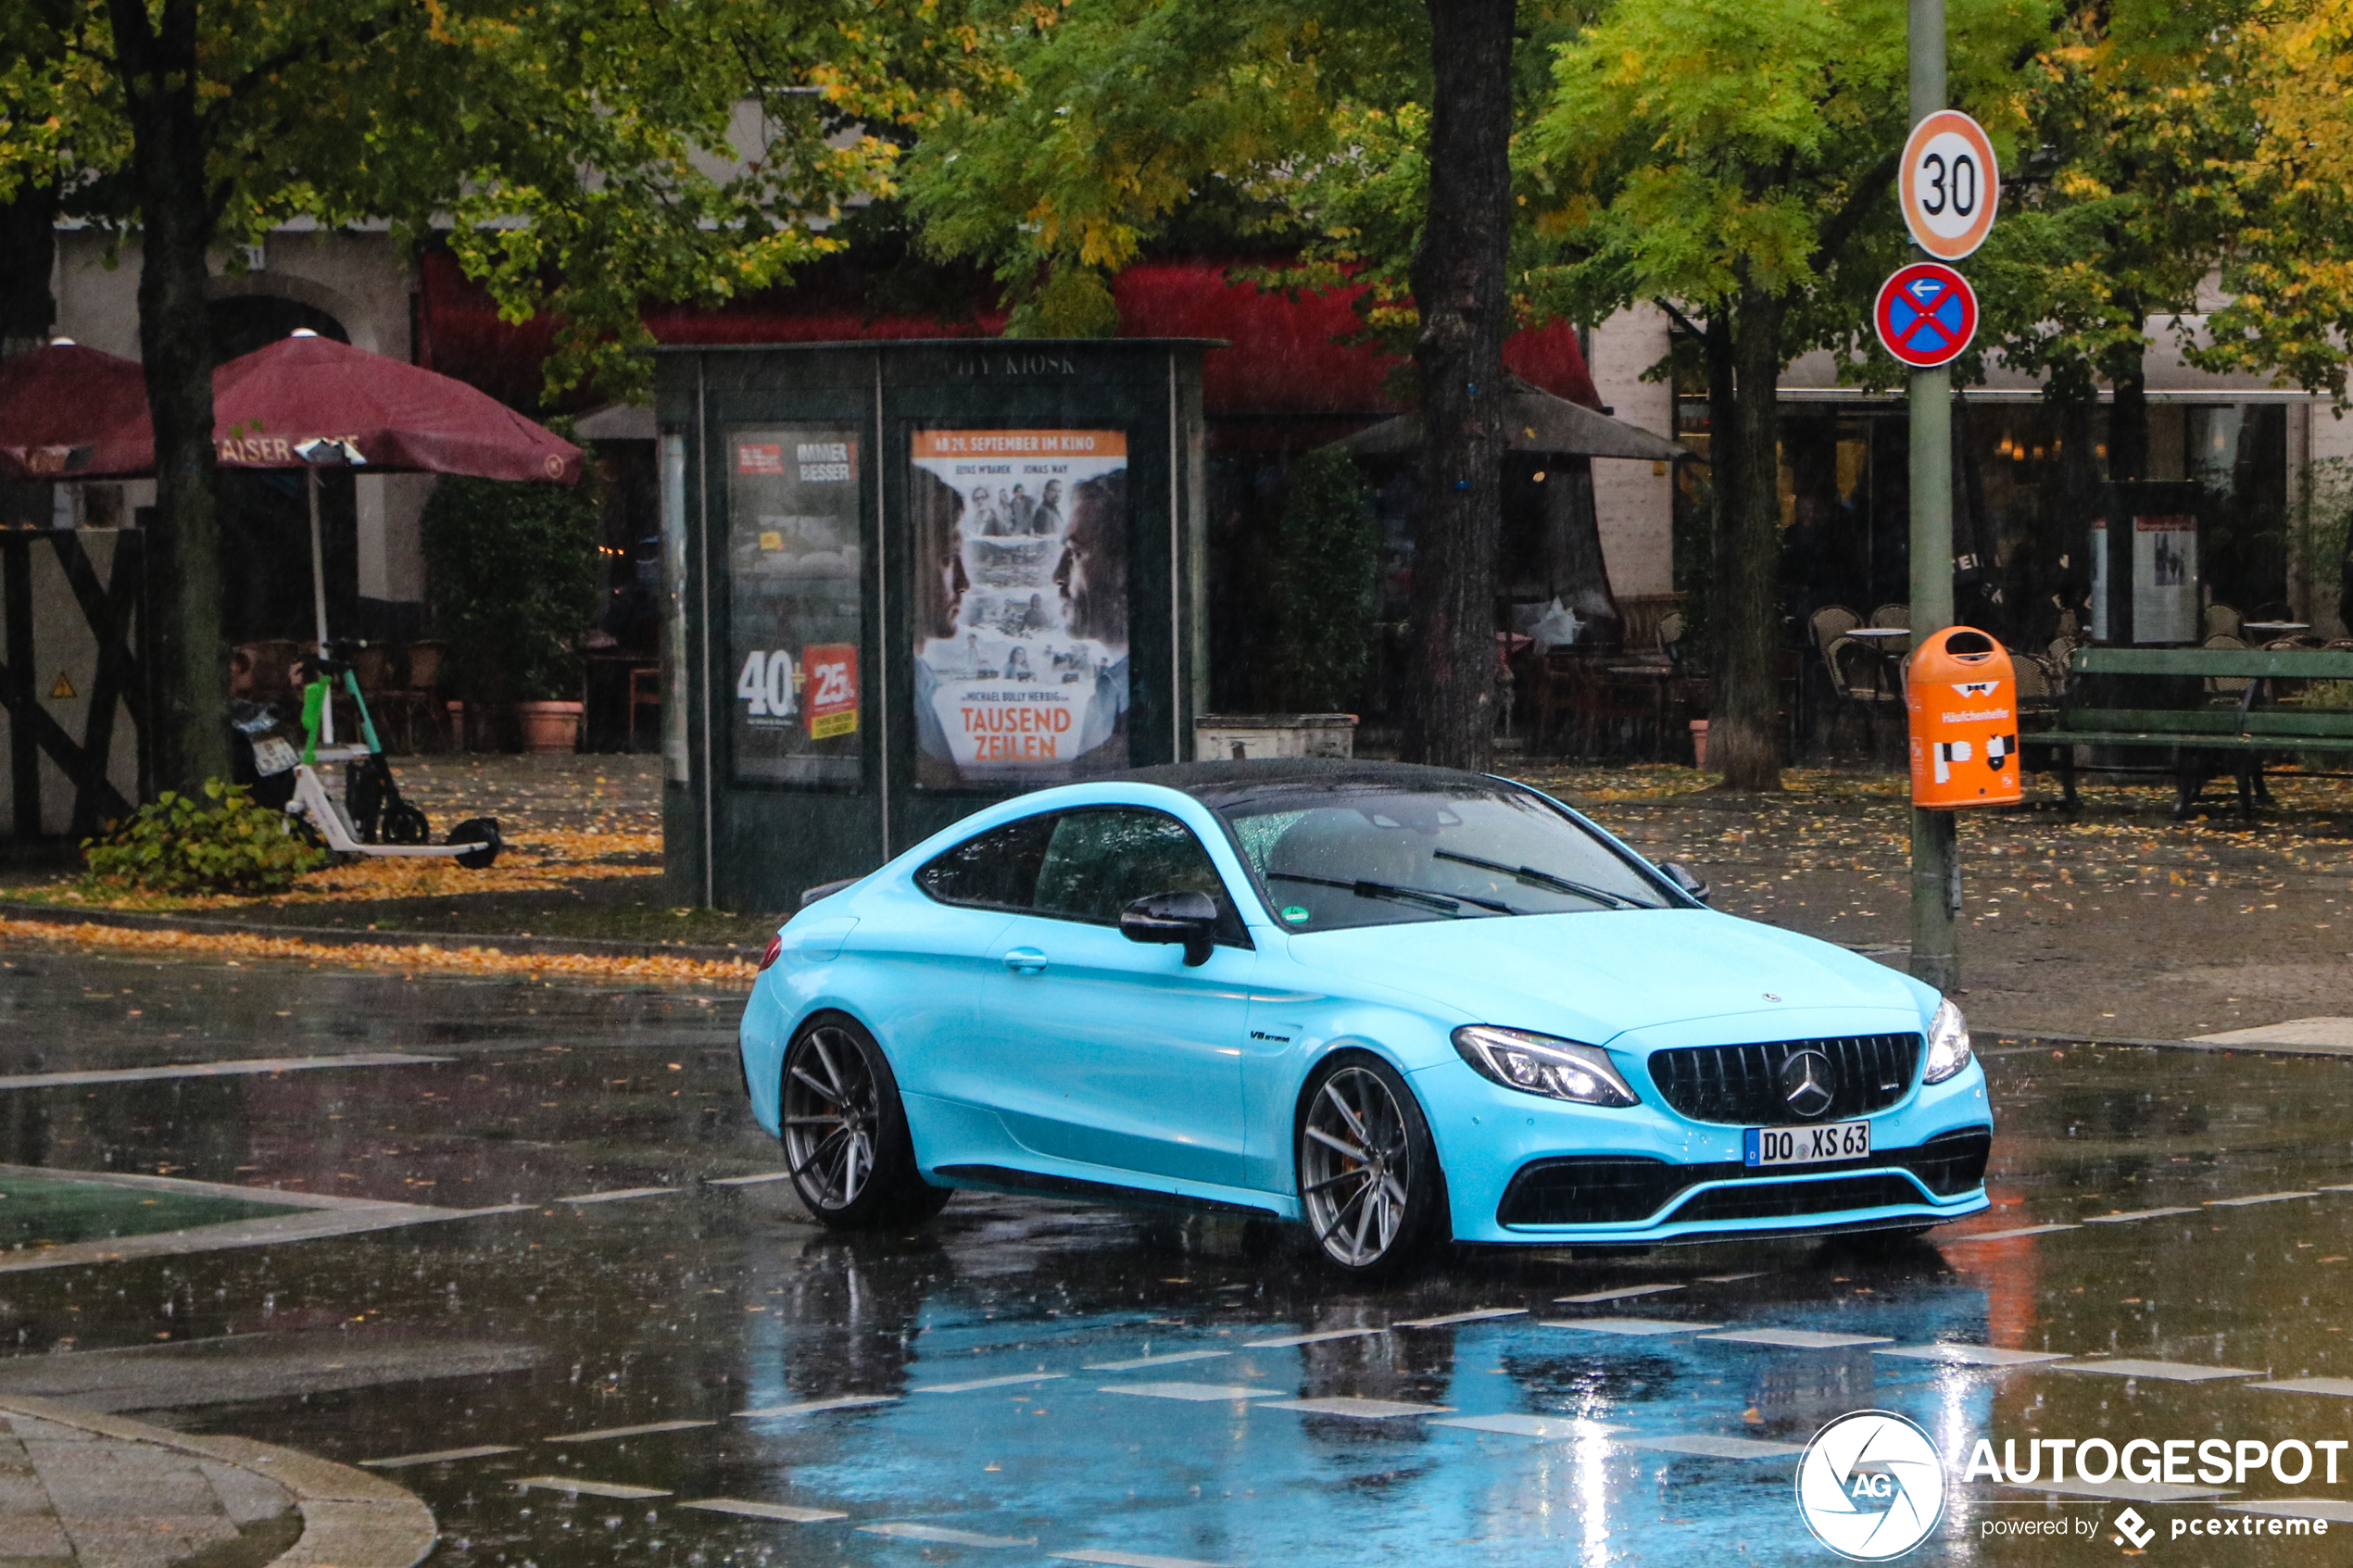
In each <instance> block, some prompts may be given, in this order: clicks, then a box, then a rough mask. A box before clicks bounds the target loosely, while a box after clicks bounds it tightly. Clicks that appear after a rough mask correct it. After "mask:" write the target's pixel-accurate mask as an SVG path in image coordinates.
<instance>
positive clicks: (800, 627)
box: [714, 425, 864, 784]
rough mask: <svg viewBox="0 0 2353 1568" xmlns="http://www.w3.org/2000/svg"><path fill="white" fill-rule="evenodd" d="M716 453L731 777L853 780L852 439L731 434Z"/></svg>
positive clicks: (806, 433) (818, 433) (769, 431)
mask: <svg viewBox="0 0 2353 1568" xmlns="http://www.w3.org/2000/svg"><path fill="white" fill-rule="evenodd" d="M726 450H727V519H728V530H727V556H728V559H727V564H728V575H729V581H730V583H731V585H732V592H731V596H730V599H729V601H728V608H727V639H728V655H727V657H728V661H729V662H728V666H727V668H728V669H729V670H730V671H732V672H733V673H734V677H735V686H734V690H733V693H732V696H733V699H734V700H733V701H732V702H731V703H730V705H729V709H728V711H729V715H730V717H729V721H728V725H727V732H728V740H729V750H730V755H731V756H732V757H733V759H734V768H735V778H736V782H737V783H739V784H857V783H859V782H860V779H861V777H862V752H861V748H860V742H859V734H858V720H859V684H858V650H859V647H860V646H862V634H863V632H864V620H863V608H862V604H863V597H862V594H861V592H860V581H859V569H860V561H861V555H860V548H859V542H860V538H861V531H860V527H859V505H858V495H859V492H858V473H859V454H858V437H857V435H856V433H854V432H851V431H846V430H837V429H835V428H833V427H831V426H820V425H775V426H768V427H763V428H757V429H754V428H738V429H736V430H734V431H731V432H730V433H729V434H728V438H727V448H726ZM714 695H715V694H714Z"/></svg>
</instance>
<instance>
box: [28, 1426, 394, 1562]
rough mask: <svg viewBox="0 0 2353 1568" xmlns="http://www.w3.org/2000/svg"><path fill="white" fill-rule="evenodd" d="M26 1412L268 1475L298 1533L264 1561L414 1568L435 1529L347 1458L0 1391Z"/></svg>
mask: <svg viewBox="0 0 2353 1568" xmlns="http://www.w3.org/2000/svg"><path fill="white" fill-rule="evenodd" d="M8 1414H15V1415H27V1416H31V1417H33V1418H34V1419H36V1420H40V1421H51V1422H55V1423H57V1424H58V1425H60V1426H71V1427H75V1428H77V1429H79V1430H81V1431H83V1432H94V1433H97V1434H98V1435H99V1436H103V1437H113V1438H116V1439H118V1440H120V1441H123V1442H131V1443H148V1444H152V1445H154V1446H155V1447H157V1448H159V1449H172V1450H173V1451H175V1452H178V1453H183V1454H192V1455H194V1456H195V1457H196V1458H198V1459H208V1460H212V1461H215V1462H217V1463H220V1464H231V1465H234V1466H236V1467H237V1468H238V1469H240V1470H249V1471H252V1472H253V1473H254V1474H257V1475H261V1476H263V1477H265V1478H267V1479H269V1480H271V1481H274V1482H276V1483H277V1484H278V1485H279V1486H283V1487H284V1488H285V1489H286V1490H287V1491H289V1492H292V1493H293V1494H294V1497H295V1503H296V1507H298V1508H299V1509H300V1510H301V1512H302V1538H301V1539H300V1540H297V1541H296V1542H295V1544H294V1545H293V1546H291V1547H289V1548H287V1549H286V1550H285V1551H284V1552H283V1553H282V1554H281V1555H280V1556H278V1557H277V1558H275V1559H273V1560H272V1561H271V1562H270V1564H269V1568H415V1565H416V1564H417V1563H420V1562H423V1561H424V1560H425V1556H426V1554H427V1553H429V1552H431V1551H432V1550H433V1549H434V1543H435V1542H436V1541H438V1540H439V1539H440V1537H441V1532H440V1528H439V1526H438V1525H436V1524H434V1517H433V1511H432V1510H431V1509H429V1508H427V1507H426V1506H425V1505H424V1502H423V1500H422V1499H420V1498H419V1497H418V1496H417V1495H416V1494H415V1493H414V1492H411V1491H409V1489H408V1488H407V1487H405V1486H395V1485H394V1484H393V1483H392V1482H390V1481H387V1480H384V1478H383V1477H382V1476H378V1475H371V1474H368V1473H367V1472H366V1471H364V1470H354V1469H353V1468H352V1467H351V1466H349V1465H347V1464H337V1463H335V1462H334V1461H333V1460H325V1459H319V1458H316V1457H314V1456H313V1455H310V1454H306V1453H299V1452H296V1450H295V1449H282V1448H279V1447H277V1446H276V1445H275V1444H271V1443H257V1442H255V1441H254V1440H253V1439H251V1438H249V1437H205V1436H191V1435H189V1434H187V1433H184V1432H170V1431H166V1430H165V1429H164V1428H162V1427H160V1426H149V1425H147V1424H145V1423H144V1422H138V1421H126V1420H124V1419H123V1418H122V1417H120V1416H119V1415H102V1414H100V1413H99V1412H97V1411H85V1410H81V1409H78V1408H76V1407H75V1406H72V1405H64V1404H58V1403H57V1402H56V1401H54V1400H50V1399H31V1398H29V1397H26V1396H22V1395H9V1396H6V1397H5V1398H0V1415H8Z"/></svg>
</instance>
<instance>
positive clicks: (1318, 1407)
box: [1251, 1395, 1454, 1421]
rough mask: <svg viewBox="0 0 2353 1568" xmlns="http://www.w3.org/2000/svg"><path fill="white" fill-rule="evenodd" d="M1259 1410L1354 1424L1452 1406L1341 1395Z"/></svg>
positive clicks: (1256, 1407)
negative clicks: (1347, 1420) (1345, 1418)
mask: <svg viewBox="0 0 2353 1568" xmlns="http://www.w3.org/2000/svg"><path fill="white" fill-rule="evenodd" d="M1251 1409H1252V1410H1260V1411H1299V1412H1300V1413H1301V1414H1302V1415H1344V1416H1348V1417H1351V1418H1353V1419H1354V1420H1357V1421H1392V1420H1395V1419H1397V1418H1399V1417H1402V1416H1412V1415H1450V1414H1452V1413H1453V1409H1454V1407H1453V1406H1452V1405H1413V1404H1407V1403H1405V1402H1403V1400H1399V1399H1356V1398H1354V1397H1353V1396H1347V1395H1343V1396H1340V1397H1338V1398H1335V1399H1277V1400H1269V1401H1267V1402H1265V1403H1263V1404H1256V1405H1252V1407H1251Z"/></svg>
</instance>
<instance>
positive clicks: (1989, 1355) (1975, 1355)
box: [1871, 1343, 2068, 1366]
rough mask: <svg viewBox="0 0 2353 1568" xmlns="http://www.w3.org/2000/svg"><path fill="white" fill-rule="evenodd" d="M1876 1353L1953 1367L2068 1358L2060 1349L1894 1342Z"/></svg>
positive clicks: (2031, 1362)
mask: <svg viewBox="0 0 2353 1568" xmlns="http://www.w3.org/2000/svg"><path fill="white" fill-rule="evenodd" d="M1871 1354H1872V1355H1874V1356H1902V1357H1905V1358H1906V1359H1907V1360H1910V1361H1944V1362H1946V1363H1947V1364H1949V1365H1952V1366H2035V1365H2038V1364H2040V1363H2041V1362H2044V1361H2066V1360H2067V1359H2068V1358H2067V1357H2066V1356H2065V1355H2063V1354H2061V1353H2060V1352H2058V1351H2057V1350H2005V1349H2003V1348H2001V1347H2000V1346H1998V1345H1957V1344H1952V1343H1944V1344H1936V1345H1895V1346H1891V1347H1889V1348H1886V1349H1882V1350H1874V1351H1872V1352H1871Z"/></svg>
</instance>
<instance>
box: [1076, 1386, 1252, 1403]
mask: <svg viewBox="0 0 2353 1568" xmlns="http://www.w3.org/2000/svg"><path fill="white" fill-rule="evenodd" d="M1095 1392H1097V1393H1098V1394H1140V1395H1142V1396H1143V1397H1144V1398H1145V1399H1192V1400H1195V1401H1197V1402H1199V1403H1203V1404H1206V1403H1208V1402H1210V1401H1212V1400H1216V1399H1228V1400H1231V1399H1266V1398H1267V1397H1269V1396H1270V1395H1275V1394H1279V1393H1281V1392H1282V1390H1281V1389H1279V1388H1252V1387H1250V1386H1247V1385H1245V1384H1240V1383H1107V1384H1105V1385H1104V1386H1102V1387H1101V1388H1098V1389H1096V1390H1095Z"/></svg>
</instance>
